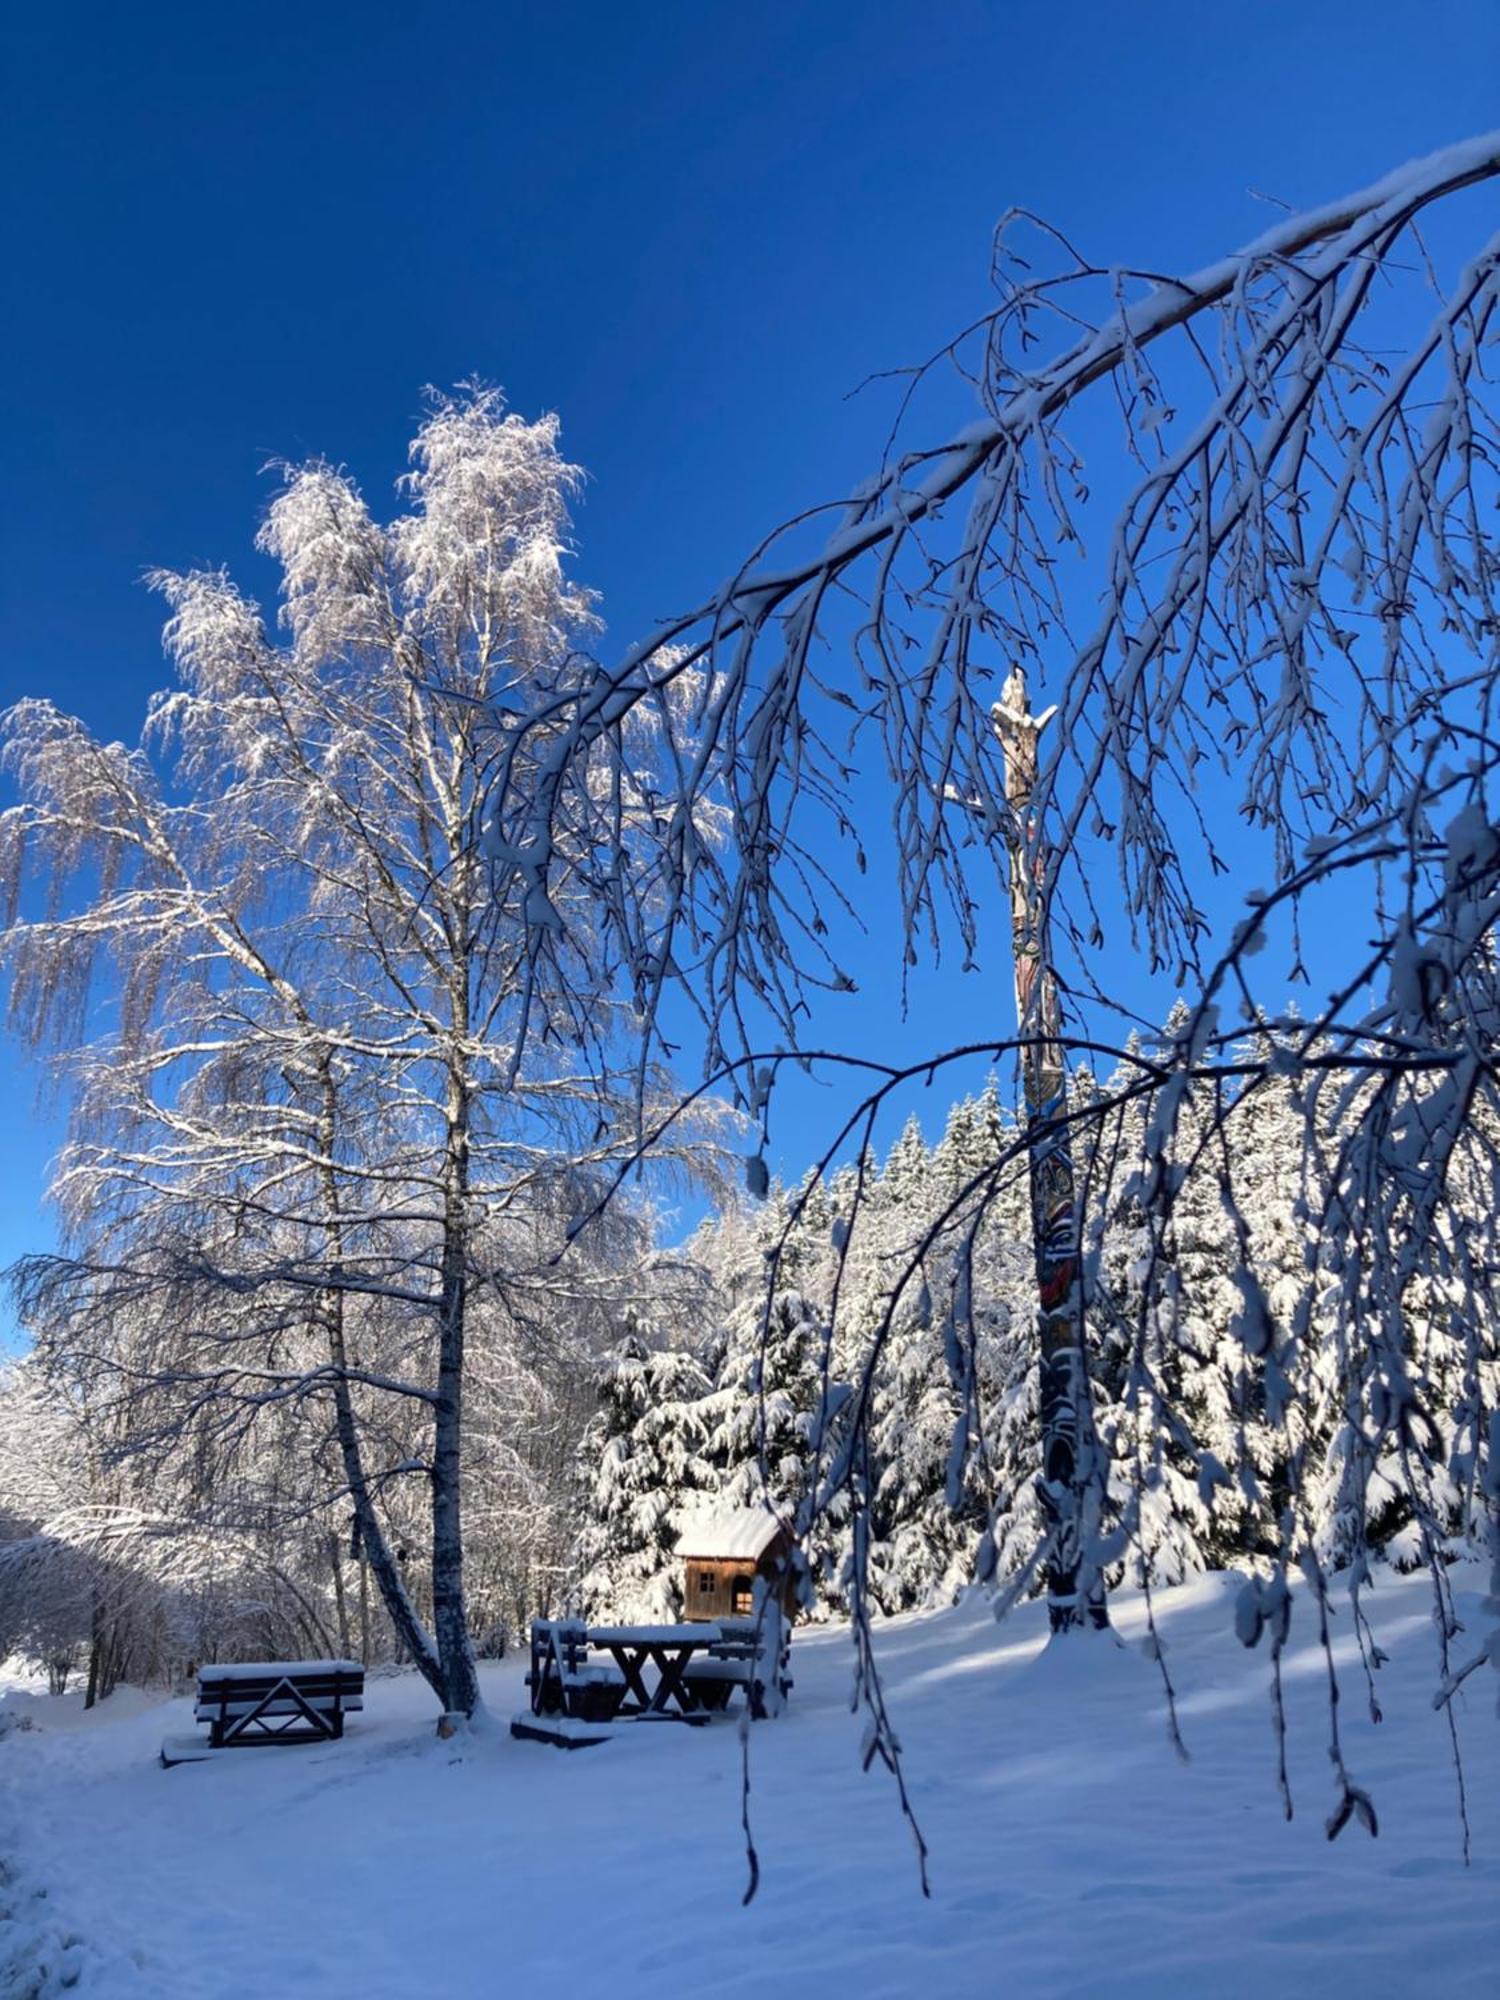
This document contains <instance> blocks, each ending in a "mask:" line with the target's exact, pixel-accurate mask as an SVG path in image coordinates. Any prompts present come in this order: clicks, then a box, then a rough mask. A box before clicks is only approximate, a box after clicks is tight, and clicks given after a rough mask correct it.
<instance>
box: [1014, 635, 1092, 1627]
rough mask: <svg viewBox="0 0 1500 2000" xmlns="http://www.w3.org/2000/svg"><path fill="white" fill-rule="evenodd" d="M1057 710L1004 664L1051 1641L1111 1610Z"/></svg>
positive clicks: (1041, 1488)
mask: <svg viewBox="0 0 1500 2000" xmlns="http://www.w3.org/2000/svg"><path fill="white" fill-rule="evenodd" d="M1054 713H1055V711H1054V710H1053V709H1050V708H1049V709H1048V710H1046V712H1045V713H1044V714H1042V715H1039V716H1038V715H1033V714H1032V712H1031V704H1030V702H1029V700H1028V698H1027V693H1026V676H1025V674H1024V673H1023V672H1022V671H1021V669H1020V667H1014V668H1013V669H1012V670H1011V673H1010V676H1009V678H1008V679H1007V681H1006V683H1005V687H1004V689H1003V691H1002V694H1001V698H1000V700H999V701H998V702H996V704H995V706H994V707H993V709H992V710H991V711H990V715H991V720H992V721H993V723H994V726H995V733H996V735H997V736H998V737H999V739H1000V745H1001V748H1002V750H1003V751H1004V753H1005V796H1006V801H1007V803H1008V805H1009V807H1010V826H1009V846H1010V897H1011V934H1012V940H1013V943H1014V947H1015V966H1016V1018H1017V1021H1018V1024H1019V1026H1020V1031H1021V1036H1022V1039H1023V1043H1024V1046H1023V1048H1022V1051H1021V1075H1022V1087H1023V1090H1024V1093H1025V1098H1026V1144H1027V1154H1028V1164H1029V1172H1030V1182H1031V1234H1032V1249H1033V1253H1034V1256H1035V1259H1036V1280H1037V1299H1038V1310H1037V1336H1038V1346H1039V1348H1040V1362H1041V1421H1042V1467H1041V1473H1040V1475H1039V1477H1038V1480H1037V1490H1038V1493H1039V1494H1040V1496H1041V1501H1042V1506H1043V1508H1044V1509H1045V1511H1046V1515H1047V1521H1048V1526H1049V1530H1050V1535H1051V1549H1050V1554H1049V1558H1048V1564H1047V1610H1048V1615H1049V1617H1050V1620H1051V1625H1052V1630H1053V1631H1054V1632H1067V1631H1070V1630H1073V1629H1075V1628H1077V1627H1095V1628H1100V1629H1102V1628H1105V1627H1107V1626H1108V1624H1109V1611H1108V1608H1107V1606H1106V1603H1105V1597H1104V1582H1103V1578H1102V1576H1101V1575H1100V1574H1099V1572H1098V1570H1097V1569H1092V1570H1091V1571H1090V1573H1089V1574H1088V1575H1087V1576H1086V1577H1085V1576H1081V1575H1080V1572H1081V1571H1082V1570H1083V1568H1084V1564H1083V1555H1084V1551H1085V1549H1086V1547H1087V1545H1088V1542H1089V1540H1090V1539H1091V1537H1092V1536H1093V1535H1094V1534H1096V1533H1097V1531H1098V1527H1099V1512H1100V1504H1099V1503H1100V1498H1101V1495H1102V1492H1103V1484H1104V1480H1103V1461H1102V1458H1101V1456H1100V1453H1099V1448H1098V1442H1097V1440H1096V1438H1095V1435H1094V1423H1093V1413H1092V1403H1091V1399H1090V1396H1089V1378H1088V1363H1087V1356H1086V1353H1085V1347H1084V1322H1083V1274H1082V1268H1081V1265H1080V1261H1079V1259H1080V1231H1079V1223H1080V1217H1079V1208H1078V1190H1077V1184H1076V1181H1075V1177H1074V1173H1073V1146H1072V1137H1071V1132H1070V1129H1069V1126H1068V1123H1067V1110H1068V1104H1067V1071H1066V1067H1065V1064H1064V1060H1063V1048H1062V1008H1061V1005H1060V1003H1059V1000H1058V991H1057V980H1056V977H1055V975H1054V973H1053V970H1052V962H1051V954H1050V948H1049V939H1048V924H1047V903H1046V886H1045V877H1046V850H1045V848H1044V847H1043V845H1042V842H1041V838H1040V830H1039V828H1038V827H1037V826H1036V824H1035V823H1034V819H1033V814H1032V794H1033V792H1034V790H1035V787H1036V775H1037V741H1038V738H1039V737H1040V736H1041V733H1042V731H1043V730H1044V729H1045V728H1046V726H1047V724H1048V722H1050V721H1051V719H1052V716H1053V714H1054Z"/></svg>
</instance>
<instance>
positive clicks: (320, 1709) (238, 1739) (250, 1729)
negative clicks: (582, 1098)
mask: <svg viewBox="0 0 1500 2000" xmlns="http://www.w3.org/2000/svg"><path fill="white" fill-rule="evenodd" d="M364 1695H365V1670H364V1668H363V1667H362V1666H360V1665H359V1663H358V1662H357V1661H356V1660H233V1661H226V1662H223V1663H220V1664H216V1665H213V1666H208V1667H203V1668H200V1670H199V1673H198V1699H197V1702H196V1704H195V1706H194V1709H193V1717H194V1720H195V1721H198V1722H206V1723H207V1724H208V1725H209V1734H208V1742H207V1744H206V1745H205V1744H204V1742H203V1739H202V1737H190V1738H188V1739H186V1741H185V1742H184V1741H182V1740H176V1741H173V1742H170V1743H163V1745H162V1749H161V1759H162V1762H163V1764H166V1765H171V1764H177V1763H186V1762H188V1761H190V1759H192V1758H193V1757H201V1756H203V1755H204V1754H205V1753H206V1752H207V1751H211V1750H227V1749H231V1748H234V1747H236V1746H244V1745H251V1744H256V1743H324V1742H331V1741H334V1740H336V1739H337V1738H338V1737H341V1736H342V1735H343V1733H344V1717H345V1716H346V1715H350V1714H353V1713H356V1712H357V1711H359V1710H360V1709H362V1708H363V1707H364V1705H365V1699H364Z"/></svg>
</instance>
